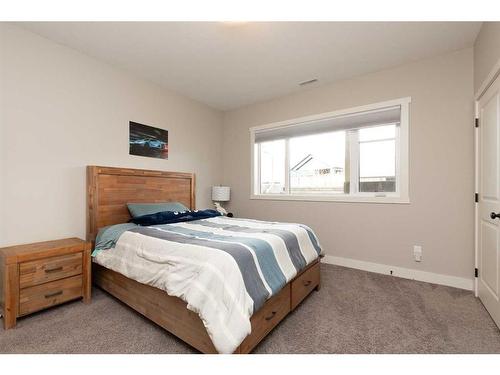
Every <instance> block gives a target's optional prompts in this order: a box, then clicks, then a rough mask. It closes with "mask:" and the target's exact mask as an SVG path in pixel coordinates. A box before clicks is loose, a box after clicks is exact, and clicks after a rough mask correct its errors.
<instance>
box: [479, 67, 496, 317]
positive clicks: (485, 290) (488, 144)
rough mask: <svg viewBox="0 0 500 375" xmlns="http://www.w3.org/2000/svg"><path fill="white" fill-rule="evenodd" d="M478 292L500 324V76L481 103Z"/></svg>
mask: <svg viewBox="0 0 500 375" xmlns="http://www.w3.org/2000/svg"><path fill="white" fill-rule="evenodd" d="M478 114H479V168H478V169H479V170H478V172H479V202H478V205H479V206H478V220H479V222H478V268H479V275H478V293H479V298H480V299H481V301H482V302H483V304H484V306H485V307H486V309H487V310H488V312H489V313H490V315H491V316H492V318H493V320H494V321H495V323H496V324H497V325H498V326H499V327H500V299H499V294H500V285H499V284H500V281H499V277H500V160H499V158H500V77H499V78H497V79H496V80H495V82H494V83H493V84H492V85H491V86H490V88H489V89H488V90H487V91H486V92H485V93H484V95H483V96H482V97H481V99H480V100H479V102H478Z"/></svg>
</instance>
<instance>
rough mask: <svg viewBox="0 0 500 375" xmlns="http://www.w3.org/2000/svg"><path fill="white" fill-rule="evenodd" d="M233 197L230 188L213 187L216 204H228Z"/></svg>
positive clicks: (213, 197)
mask: <svg viewBox="0 0 500 375" xmlns="http://www.w3.org/2000/svg"><path fill="white" fill-rule="evenodd" d="M230 196H231V188H230V187H229V186H212V200H213V201H215V202H227V201H228V200H229V198H230Z"/></svg>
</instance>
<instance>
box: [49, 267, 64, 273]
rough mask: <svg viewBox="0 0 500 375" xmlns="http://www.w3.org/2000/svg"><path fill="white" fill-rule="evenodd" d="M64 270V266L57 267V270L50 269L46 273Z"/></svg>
mask: <svg viewBox="0 0 500 375" xmlns="http://www.w3.org/2000/svg"><path fill="white" fill-rule="evenodd" d="M62 269H63V268H62V266H59V267H55V268H49V269H47V270H45V273H52V272H57V271H61V270H62Z"/></svg>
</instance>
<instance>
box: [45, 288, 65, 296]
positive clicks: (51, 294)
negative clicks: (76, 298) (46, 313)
mask: <svg viewBox="0 0 500 375" xmlns="http://www.w3.org/2000/svg"><path fill="white" fill-rule="evenodd" d="M61 294H63V291H62V290H58V291H57V292H53V293H49V294H46V295H45V298H51V297H55V296H60V295H61Z"/></svg>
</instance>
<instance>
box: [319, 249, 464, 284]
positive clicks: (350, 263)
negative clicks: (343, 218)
mask: <svg viewBox="0 0 500 375" xmlns="http://www.w3.org/2000/svg"><path fill="white" fill-rule="evenodd" d="M322 262H323V263H327V264H335V265H337V266H343V267H348V268H355V269H358V270H363V271H368V272H375V273H381V274H384V275H392V276H396V277H402V278H403V279H411V280H418V281H425V282H427V283H432V284H440V285H446V286H452V287H454V288H459V289H465V290H474V280H473V279H472V278H470V279H466V278H464V277H456V276H448V275H442V274H439V273H433V272H426V271H419V270H413V269H410V268H403V267H395V266H390V265H387V264H380V263H372V262H364V261H361V260H356V259H350V258H342V257H336V256H332V255H325V257H324V258H323V260H322ZM391 272H392V273H391Z"/></svg>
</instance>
